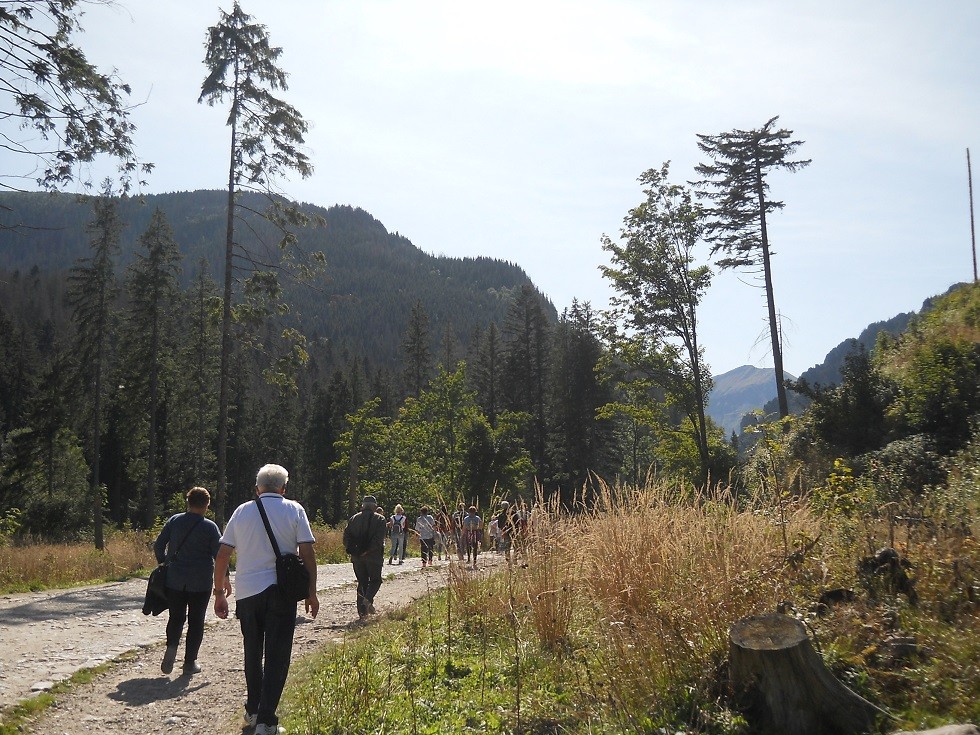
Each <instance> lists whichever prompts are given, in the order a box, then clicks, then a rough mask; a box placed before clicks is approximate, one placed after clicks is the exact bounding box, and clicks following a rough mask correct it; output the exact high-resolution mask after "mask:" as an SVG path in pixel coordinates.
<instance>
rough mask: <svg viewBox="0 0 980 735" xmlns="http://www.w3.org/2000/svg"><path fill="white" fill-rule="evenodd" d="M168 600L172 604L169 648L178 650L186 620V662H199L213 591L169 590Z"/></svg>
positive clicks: (168, 630)
mask: <svg viewBox="0 0 980 735" xmlns="http://www.w3.org/2000/svg"><path fill="white" fill-rule="evenodd" d="M167 600H168V602H169V603H170V618H169V620H167V646H172V647H174V648H176V647H177V644H179V643H180V634H181V633H182V632H183V631H184V621H185V620H186V621H187V641H186V642H185V644H184V662H185V663H191V662H192V661H197V653H198V651H200V650H201V641H203V640H204V616H205V615H207V612H208V603H209V602H210V601H211V590H205V591H204V592H185V591H184V590H174V589H169V588H168V589H167Z"/></svg>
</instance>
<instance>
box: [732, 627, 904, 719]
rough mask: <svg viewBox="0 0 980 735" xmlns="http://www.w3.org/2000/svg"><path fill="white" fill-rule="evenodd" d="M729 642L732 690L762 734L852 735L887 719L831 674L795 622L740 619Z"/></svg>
mask: <svg viewBox="0 0 980 735" xmlns="http://www.w3.org/2000/svg"><path fill="white" fill-rule="evenodd" d="M728 639H729V643H730V651H729V653H730V671H731V680H732V684H733V687H734V688H735V690H736V692H738V693H740V694H741V695H743V696H746V697H747V704H748V707H747V711H746V716H747V718H748V719H749V723H750V724H751V725H753V726H754V727H755V728H758V729H759V730H760V731H762V732H770V733H794V735H818V734H819V735H825V734H826V735H829V734H833V735H852V734H854V733H867V732H872V731H875V724H876V722H877V721H878V720H879V719H880V718H881V717H882V716H887V713H885V712H884V711H883V710H881V709H879V708H878V707H876V706H874V705H873V704H871V703H870V702H868V701H867V700H866V699H864V698H862V697H860V696H858V695H857V694H855V693H854V692H853V691H851V690H850V689H848V688H847V687H846V686H845V685H844V684H842V683H841V682H840V681H839V680H838V679H837V678H835V677H834V675H833V674H831V673H830V670H829V669H827V667H826V666H825V665H824V663H823V659H821V658H820V655H819V654H818V653H817V652H816V651H814V650H813V646H812V645H810V639H809V638H808V637H807V634H806V628H804V627H803V624H802V623H801V622H800V621H799V620H797V619H796V618H791V617H789V616H788V615H782V614H780V613H772V614H770V615H753V616H751V617H747V618H742V619H741V620H739V621H738V622H737V623H735V625H733V626H732V629H731V631H730V632H729V634H728Z"/></svg>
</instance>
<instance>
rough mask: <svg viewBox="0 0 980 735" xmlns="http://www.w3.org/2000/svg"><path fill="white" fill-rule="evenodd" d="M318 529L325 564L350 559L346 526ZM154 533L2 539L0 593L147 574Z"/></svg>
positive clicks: (321, 560)
mask: <svg viewBox="0 0 980 735" xmlns="http://www.w3.org/2000/svg"><path fill="white" fill-rule="evenodd" d="M313 532H314V535H315V536H316V540H317V542H316V546H315V549H316V556H317V561H318V562H319V563H320V564H335V563H340V562H346V561H349V559H348V557H347V555H346V554H345V553H344V544H343V531H342V530H341V529H337V528H333V527H330V526H318V527H316V528H314V529H313ZM155 538H156V533H153V532H147V531H113V532H110V533H109V534H108V535H107V538H106V544H105V549H104V550H102V551H99V550H98V549H96V548H95V547H94V546H93V545H92V544H91V543H72V544H45V543H30V544H23V545H18V544H11V543H7V544H3V543H0V594H6V593H10V592H36V591H39V590H45V589H60V588H66V587H77V586H79V585H84V584H98V583H101V582H112V581H119V580H123V579H127V578H128V577H132V576H138V575H143V574H146V573H147V571H148V570H149V569H152V568H153V567H155V566H156V558H155V557H154V556H153V541H154V539H155Z"/></svg>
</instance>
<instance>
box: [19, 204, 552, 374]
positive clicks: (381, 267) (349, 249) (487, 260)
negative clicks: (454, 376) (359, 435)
mask: <svg viewBox="0 0 980 735" xmlns="http://www.w3.org/2000/svg"><path fill="white" fill-rule="evenodd" d="M226 196H227V195H226V193H225V192H223V191H218V190H196V191H191V192H171V193H165V194H150V195H146V196H144V197H142V198H140V199H136V198H125V199H122V200H120V207H119V213H120V217H121V219H122V220H123V221H124V222H125V227H124V229H123V232H122V236H121V245H122V254H121V257H120V258H119V261H118V263H117V273H118V274H120V275H121V274H122V272H123V270H124V268H125V267H126V265H128V263H129V262H131V260H132V257H133V252H134V251H135V248H136V242H137V239H138V238H139V236H140V234H142V232H143V231H145V229H146V227H147V225H148V223H149V219H150V216H151V215H152V213H153V211H154V209H156V208H157V207H159V208H160V209H161V210H162V211H163V212H164V213H165V214H166V215H167V219H168V220H169V222H170V224H171V226H172V227H173V230H174V239H175V240H176V241H177V243H178V245H179V247H180V250H181V253H182V255H183V261H182V269H183V274H182V277H181V278H182V283H183V284H184V285H185V286H186V285H187V283H188V281H189V280H190V279H191V277H192V276H193V274H194V273H195V272H196V270H197V268H198V264H199V263H200V262H201V261H202V260H203V261H206V262H207V264H208V270H209V272H210V275H211V276H212V277H213V278H214V279H215V280H219V277H220V270H221V267H222V264H223V261H224V255H223V253H224V250H223V249H224V242H225V224H226V209H225V207H226V205H227V199H226ZM90 201H91V197H89V198H88V199H79V198H78V197H76V196H72V195H67V194H48V193H39V192H35V193H4V194H0V268H3V269H5V270H8V271H24V272H27V271H29V270H31V269H33V268H35V267H36V268H38V269H39V270H42V271H46V272H53V271H58V272H63V271H67V270H68V269H69V268H70V267H71V266H72V265H73V264H74V263H75V262H76V261H77V260H78V258H80V257H84V256H86V255H88V248H89V246H88V239H89V234H88V233H87V232H86V229H85V225H87V223H88V222H89V221H90V220H91V218H92V214H91V205H90ZM241 201H242V202H243V203H244V204H246V205H248V207H249V208H251V209H260V208H262V207H263V205H264V200H263V199H262V198H261V197H259V196H258V195H245V196H243V197H242V199H241ZM301 206H302V207H303V209H304V211H306V212H308V213H310V214H313V215H318V216H321V217H323V218H324V219H325V221H326V226H325V227H320V228H305V229H301V230H298V231H297V237H298V238H299V245H300V247H301V248H302V249H303V250H305V251H307V252H309V251H321V252H323V253H324V254H325V256H326V260H327V267H326V270H325V272H324V273H323V274H321V275H320V276H318V277H317V278H316V279H315V280H314V281H313V282H311V283H309V284H305V285H295V284H289V283H284V288H286V289H287V291H288V298H287V301H288V302H289V304H290V309H291V312H292V316H291V317H290V318H292V319H293V320H294V321H297V322H301V323H302V327H303V330H304V331H305V332H306V333H307V335H308V336H309V337H311V338H314V339H326V340H328V341H329V343H330V345H331V349H332V350H333V351H335V352H338V353H340V354H346V355H350V356H360V357H369V358H370V359H371V360H372V361H373V362H374V363H376V364H378V363H380V364H382V365H387V366H389V367H392V366H394V365H396V364H397V363H398V360H399V352H400V345H401V341H402V337H403V335H404V333H405V331H406V329H407V325H408V319H409V315H410V313H411V310H412V307H413V306H414V304H415V303H416V302H421V303H422V306H423V308H424V309H425V312H426V314H427V316H428V317H429V326H430V337H431V341H432V345H431V347H432V349H433V353H434V354H435V350H436V349H437V348H438V345H439V344H440V342H441V340H442V339H443V337H444V335H445V334H446V333H447V332H448V333H451V334H452V335H454V339H455V340H457V341H458V343H459V345H460V347H461V348H465V347H466V346H467V343H468V341H469V338H470V335H471V333H472V332H473V330H474V329H479V328H483V327H486V326H487V325H488V324H489V323H490V322H491V321H495V322H497V323H498V324H500V323H502V322H503V319H504V316H505V314H506V311H507V308H508V305H509V302H510V296H511V294H512V293H514V292H516V291H518V290H519V289H521V288H522V287H525V286H530V287H531V288H533V289H534V291H535V292H536V293H537V294H538V296H539V297H540V300H541V303H542V305H543V307H544V308H545V311H546V314H547V315H548V318H549V319H551V320H552V321H554V320H556V319H557V311H556V309H555V307H554V305H553V304H552V303H551V302H550V301H549V300H548V299H547V298H546V297H544V295H543V294H541V292H540V290H539V289H537V287H536V286H535V285H534V283H533V282H532V281H531V279H530V277H529V276H528V275H527V273H525V272H524V270H523V269H522V268H520V266H518V265H516V264H514V263H510V262H507V261H503V260H498V259H495V258H492V257H475V258H472V257H471V258H451V257H447V256H440V255H433V254H430V253H427V252H425V251H423V250H422V249H421V248H419V247H417V246H416V245H415V244H414V243H412V241H411V240H409V239H408V238H407V237H404V236H403V235H401V234H399V233H398V232H397V231H396V232H389V231H388V229H387V228H386V227H385V226H384V224H383V223H382V222H380V220H378V219H377V218H375V217H374V216H373V215H371V214H370V213H369V212H367V211H365V210H364V209H361V208H359V207H354V206H351V205H339V204H338V205H334V206H332V207H329V208H324V207H321V206H318V205H314V204H309V203H305V204H302V205H301ZM21 223H27V225H29V226H26V227H22V226H18V225H20V224H21ZM262 224H263V223H262V222H261V220H259V218H258V217H257V216H252V217H251V218H250V220H249V221H248V222H247V223H246V226H245V227H239V228H238V231H239V232H240V234H241V236H242V237H246V236H249V235H250V234H251V232H250V231H255V232H257V233H258V235H259V236H262V235H264V236H265V237H266V239H267V240H268V242H266V243H265V244H262V243H260V242H256V243H254V246H255V247H257V248H264V253H263V254H264V255H265V256H266V257H267V258H272V259H274V258H275V257H277V253H276V250H275V245H274V239H275V238H274V233H272V232H271V231H270V230H269V229H268V228H267V227H266V228H265V229H264V230H263V229H262Z"/></svg>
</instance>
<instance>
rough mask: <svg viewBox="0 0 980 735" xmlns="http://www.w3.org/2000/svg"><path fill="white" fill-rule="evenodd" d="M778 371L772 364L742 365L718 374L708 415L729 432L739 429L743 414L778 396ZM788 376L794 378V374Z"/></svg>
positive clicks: (729, 433)
mask: <svg viewBox="0 0 980 735" xmlns="http://www.w3.org/2000/svg"><path fill="white" fill-rule="evenodd" d="M775 375H776V371H775V370H773V369H772V368H757V367H755V366H754V365H742V366H741V367H737V368H735V369H734V370H729V371H728V372H727V373H722V374H721V375H716V376H715V379H714V383H715V385H714V388H713V389H712V390H711V396H710V397H709V399H708V415H709V416H711V418H712V419H713V420H714V422H715V423H716V424H718V425H719V426H721V427H722V429H724V430H725V435H726V436H730V435H731V434H732V432H735V433H738V429H739V422H740V421H741V419H742V416H744V415H745V414H747V413H749V412H750V411H754V410H756V409H759V408H762V407H763V406H764V405H766V403H767V402H769V401H772V400H775V398H776V382H775V381H776V377H775ZM786 377H787V379H789V380H795V378H793V376H792V375H786Z"/></svg>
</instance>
